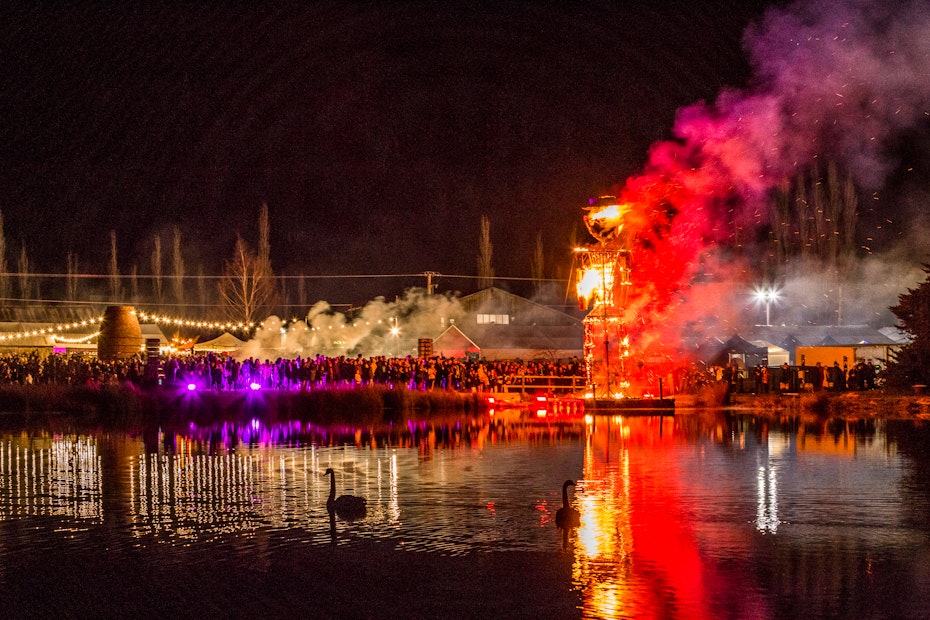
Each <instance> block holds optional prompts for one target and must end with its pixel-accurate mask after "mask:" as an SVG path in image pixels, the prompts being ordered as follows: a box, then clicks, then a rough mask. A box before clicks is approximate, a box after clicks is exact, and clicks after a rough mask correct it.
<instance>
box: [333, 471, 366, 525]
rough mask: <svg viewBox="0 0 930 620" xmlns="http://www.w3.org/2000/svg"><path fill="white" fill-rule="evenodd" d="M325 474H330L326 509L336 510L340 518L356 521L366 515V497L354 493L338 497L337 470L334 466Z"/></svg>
mask: <svg viewBox="0 0 930 620" xmlns="http://www.w3.org/2000/svg"><path fill="white" fill-rule="evenodd" d="M323 475H324V476H327V475H328V476H329V477H330V478H329V499H327V500H326V510H328V511H329V512H330V513H333V512H335V513H336V514H337V515H339V518H340V519H343V520H345V521H354V520H355V519H362V518H364V517H365V503H366V502H365V498H364V497H356V496H354V495H340V496H339V497H336V472H334V471H333V468H332V467H328V468H327V469H326V473H325V474H323Z"/></svg>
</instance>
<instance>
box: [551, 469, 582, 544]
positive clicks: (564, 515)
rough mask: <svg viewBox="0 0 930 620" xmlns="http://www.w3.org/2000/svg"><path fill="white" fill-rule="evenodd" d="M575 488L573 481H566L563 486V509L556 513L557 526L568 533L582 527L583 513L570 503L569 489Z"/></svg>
mask: <svg viewBox="0 0 930 620" xmlns="http://www.w3.org/2000/svg"><path fill="white" fill-rule="evenodd" d="M570 486H575V482H574V481H573V480H566V481H565V482H564V483H563V484H562V507H561V508H559V510H558V511H557V512H556V513H555V524H556V525H557V526H558V528H559V529H560V530H565V531H566V533H567V532H568V530H570V529H571V528H573V527H579V526H580V525H581V513H580V512H578V511H577V510H575V509H574V508H572V505H571V502H569V501H568V487H570Z"/></svg>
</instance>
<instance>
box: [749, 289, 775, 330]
mask: <svg viewBox="0 0 930 620" xmlns="http://www.w3.org/2000/svg"><path fill="white" fill-rule="evenodd" d="M753 297H755V300H756V302H758V303H763V304H765V326H766V327H771V325H772V323H771V318H770V314H769V312H770V310H771V308H772V304H773V303H776V302H777V301H778V289H776V288H775V287H774V286H765V285H763V286H760V287H757V288H756V290H755V291H754V292H753Z"/></svg>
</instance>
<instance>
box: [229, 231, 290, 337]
mask: <svg viewBox="0 0 930 620" xmlns="http://www.w3.org/2000/svg"><path fill="white" fill-rule="evenodd" d="M218 289H219V294H220V298H221V299H222V301H223V304H224V305H225V307H226V313H227V315H228V316H229V318H230V319H232V320H236V321H244V322H246V323H254V322H255V321H256V320H259V319H261V318H264V316H265V315H264V313H266V312H267V311H268V310H269V309H270V308H271V307H272V306H273V305H274V303H275V300H276V296H277V292H276V289H275V286H274V282H273V278H272V274H271V272H270V270H268V269H267V265H266V264H265V263H264V262H263V261H262V260H260V259H259V257H258V256H256V255H255V254H254V253H253V252H252V250H251V249H249V246H248V244H246V242H245V241H244V240H243V239H242V237H241V236H240V235H236V248H235V251H234V252H233V257H232V259H230V260H229V261H227V262H226V268H225V270H224V273H223V278H222V279H221V280H220V283H219V286H218Z"/></svg>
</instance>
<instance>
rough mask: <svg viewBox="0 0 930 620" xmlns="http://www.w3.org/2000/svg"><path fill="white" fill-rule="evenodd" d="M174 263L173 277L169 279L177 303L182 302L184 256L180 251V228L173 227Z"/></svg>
mask: <svg viewBox="0 0 930 620" xmlns="http://www.w3.org/2000/svg"><path fill="white" fill-rule="evenodd" d="M172 259H173V263H174V279H173V280H172V281H171V284H172V286H173V287H174V300H175V301H176V302H177V303H178V304H183V303H184V256H183V254H182V253H181V229H180V228H178V227H177V226H175V227H174V246H173V252H172Z"/></svg>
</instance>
